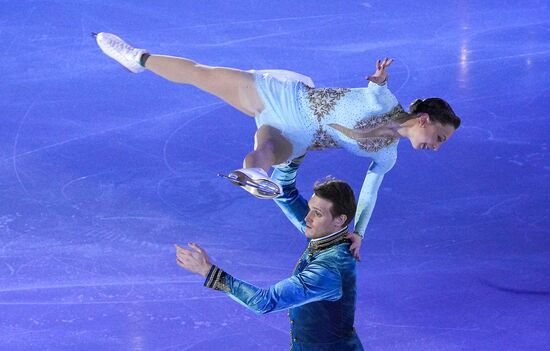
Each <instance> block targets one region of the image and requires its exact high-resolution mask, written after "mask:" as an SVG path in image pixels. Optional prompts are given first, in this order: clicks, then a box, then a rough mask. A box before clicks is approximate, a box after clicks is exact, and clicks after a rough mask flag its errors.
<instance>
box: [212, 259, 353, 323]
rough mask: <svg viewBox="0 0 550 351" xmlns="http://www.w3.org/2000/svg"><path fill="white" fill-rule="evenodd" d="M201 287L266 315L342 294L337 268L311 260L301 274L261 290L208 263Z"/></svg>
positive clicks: (335, 298) (338, 296)
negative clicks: (225, 295) (212, 290)
mask: <svg viewBox="0 0 550 351" xmlns="http://www.w3.org/2000/svg"><path fill="white" fill-rule="evenodd" d="M204 285H205V286H207V287H210V288H213V289H216V290H220V291H224V292H226V293H227V294H228V295H229V296H230V297H231V298H232V299H233V300H235V301H237V302H239V303H240V304H241V305H243V306H245V307H247V308H248V309H249V310H251V311H253V312H255V313H258V314H266V313H271V312H277V311H280V310H284V309H288V308H293V307H297V306H301V305H304V304H306V303H310V302H314V301H321V300H328V301H336V300H338V299H340V298H341V297H342V277H341V276H340V273H339V271H338V270H337V269H335V268H332V267H330V266H328V265H325V264H324V263H323V262H322V263H315V262H313V263H311V264H309V265H308V267H307V268H306V269H305V270H304V271H302V272H301V273H299V274H297V275H294V276H292V277H290V278H287V279H285V280H282V281H280V282H278V283H276V284H274V285H272V286H270V287H269V288H267V289H262V288H259V287H257V286H254V285H252V284H249V283H247V282H244V281H242V280H239V279H236V278H233V277H232V276H231V275H229V274H227V273H225V272H224V271H222V270H221V269H220V268H218V267H216V266H212V269H211V270H210V273H209V275H208V277H207V279H206V281H205V284H204Z"/></svg>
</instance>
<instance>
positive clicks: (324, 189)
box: [313, 177, 357, 226]
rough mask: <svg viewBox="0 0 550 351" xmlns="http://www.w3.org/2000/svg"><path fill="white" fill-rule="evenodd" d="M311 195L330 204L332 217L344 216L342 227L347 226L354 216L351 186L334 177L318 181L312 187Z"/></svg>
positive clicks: (353, 197) (355, 204) (353, 195)
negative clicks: (345, 218)
mask: <svg viewBox="0 0 550 351" xmlns="http://www.w3.org/2000/svg"><path fill="white" fill-rule="evenodd" d="M313 193H314V194H315V195H317V196H319V197H320V198H323V199H325V200H328V201H330V202H331V203H332V206H331V207H330V213H331V215H332V217H338V216H340V215H346V217H347V220H346V222H345V223H344V226H347V225H348V224H349V223H350V222H351V220H352V219H353V216H355V210H356V209H357V202H356V201H355V194H354V193H353V189H352V188H351V186H350V185H349V184H348V183H346V182H344V181H343V180H340V179H336V178H334V177H327V178H325V179H324V180H319V181H317V182H315V184H314V185H313Z"/></svg>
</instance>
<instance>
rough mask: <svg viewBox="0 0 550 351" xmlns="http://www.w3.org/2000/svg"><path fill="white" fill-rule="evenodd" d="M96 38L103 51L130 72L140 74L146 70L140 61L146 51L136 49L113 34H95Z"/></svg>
mask: <svg viewBox="0 0 550 351" xmlns="http://www.w3.org/2000/svg"><path fill="white" fill-rule="evenodd" d="M94 36H95V39H96V41H97V45H99V48H100V49H101V51H103V52H104V53H105V55H107V56H109V57H110V58H112V59H114V60H115V61H117V62H118V63H120V64H121V65H123V66H124V67H125V68H126V69H127V70H128V71H130V72H132V73H139V72H143V71H144V70H145V68H144V67H143V66H142V65H141V64H140V63H139V60H140V58H141V55H143V54H144V53H146V52H147V51H146V50H144V49H136V48H134V47H133V46H130V45H129V44H128V43H126V42H125V41H124V40H122V39H120V38H119V37H117V36H116V35H114V34H111V33H105V32H101V33H97V34H95V33H94Z"/></svg>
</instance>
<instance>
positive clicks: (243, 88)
mask: <svg viewBox="0 0 550 351" xmlns="http://www.w3.org/2000/svg"><path fill="white" fill-rule="evenodd" d="M95 36H96V41H97V44H98V45H99V47H100V48H101V50H102V51H103V52H104V53H105V54H106V55H108V56H110V57H111V58H113V59H115V60H116V61H118V62H119V63H120V64H122V65H123V66H124V67H126V68H127V69H128V70H129V71H131V72H133V73H138V72H142V71H144V70H145V69H147V70H149V71H151V72H153V73H155V74H157V75H159V76H161V77H164V78H165V79H167V80H170V81H172V82H176V83H181V84H191V85H194V86H195V87H197V88H199V89H201V90H204V91H206V92H208V93H211V94H213V95H215V96H217V97H219V98H220V99H222V100H224V101H225V102H227V103H228V104H230V105H231V106H233V107H234V108H236V109H237V110H239V111H241V112H243V113H244V114H246V115H249V116H252V117H254V118H255V120H256V124H257V126H258V129H257V131H256V134H255V135H254V142H255V143H254V150H253V151H251V152H250V153H249V154H248V155H246V157H245V159H244V165H243V168H242V169H238V170H236V171H234V172H232V173H230V174H229V176H228V177H229V178H230V180H232V181H233V182H234V183H235V184H238V185H241V186H242V187H243V188H244V189H245V190H247V191H249V192H250V193H252V194H253V195H255V196H256V197H259V198H267V199H271V198H275V197H276V196H278V195H279V194H281V193H282V190H281V186H280V184H278V183H277V182H276V181H274V180H272V179H270V177H269V176H268V175H267V172H268V171H269V169H270V168H271V167H272V166H275V167H276V166H279V165H288V164H289V163H290V162H292V161H293V160H294V164H298V163H300V162H301V160H302V158H303V157H302V156H303V155H305V153H306V152H307V151H308V150H322V149H325V148H333V147H341V148H344V149H346V150H348V151H350V152H352V153H354V154H357V155H359V156H363V157H369V158H371V159H372V160H373V161H372V163H371V164H370V167H369V169H368V171H367V175H366V177H365V181H364V183H363V187H362V189H361V193H360V195H359V200H358V206H357V214H356V217H355V233H357V234H359V236H361V237H363V235H364V232H365V229H366V226H367V223H368V221H369V219H370V216H371V213H372V210H373V208H374V204H375V201H376V197H377V192H378V188H379V186H380V183H381V182H382V179H383V177H384V174H385V173H386V172H388V171H389V170H390V169H391V168H392V167H393V165H394V164H395V161H396V159H397V144H398V141H399V139H400V138H408V139H409V140H410V142H411V144H412V146H413V148H415V149H420V150H434V151H437V150H438V149H439V147H440V146H441V144H443V143H444V142H446V141H447V140H448V139H449V138H450V137H451V136H452V135H453V133H454V131H455V130H456V129H457V128H458V127H459V126H460V118H458V117H457V116H456V115H455V113H454V112H453V110H452V109H451V107H450V106H449V104H448V103H447V102H445V101H444V100H442V99H439V98H428V99H425V100H421V99H417V100H415V101H414V102H413V103H412V104H411V105H410V107H409V112H406V111H405V110H404V109H403V108H402V107H401V105H399V103H398V102H397V99H396V98H395V96H394V95H393V94H392V93H391V92H390V91H389V89H388V88H387V86H386V81H387V77H388V75H387V73H386V68H388V67H389V66H390V65H391V63H392V61H393V60H391V59H388V58H386V59H384V60H378V61H377V62H376V71H375V73H374V74H373V75H372V76H369V77H367V78H366V79H367V80H369V83H368V86H367V87H366V88H355V89H347V88H318V89H316V88H315V87H314V84H313V81H312V80H311V79H310V78H309V77H306V76H303V75H300V74H298V73H295V72H290V71H282V70H275V71H242V70H238V69H233V68H224V67H210V66H206V65H202V64H199V63H196V62H194V61H192V60H189V59H186V58H181V57H173V56H161V55H153V54H150V53H149V52H147V51H146V50H144V49H136V48H134V47H132V46H130V45H129V44H127V43H126V42H124V41H123V40H122V39H120V38H119V37H117V36H116V35H113V34H110V33H99V34H95ZM359 245H360V244H359Z"/></svg>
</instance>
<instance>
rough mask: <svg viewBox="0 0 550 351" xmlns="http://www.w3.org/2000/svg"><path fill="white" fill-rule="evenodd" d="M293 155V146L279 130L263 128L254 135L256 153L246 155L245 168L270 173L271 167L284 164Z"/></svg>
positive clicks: (266, 126) (265, 126)
mask: <svg viewBox="0 0 550 351" xmlns="http://www.w3.org/2000/svg"><path fill="white" fill-rule="evenodd" d="M291 154H292V144H291V143H290V142H289V141H288V139H287V138H285V137H284V135H283V134H282V133H281V131H280V130H279V129H277V128H273V127H271V126H269V125H263V126H261V127H260V128H259V129H258V130H257V131H256V134H255V135H254V151H252V152H250V153H249V154H248V155H246V157H245V159H244V162H243V167H244V168H262V169H263V170H264V171H266V172H268V171H269V169H270V168H271V166H273V165H277V164H279V163H283V162H285V161H286V160H288V158H289V157H290V155H291Z"/></svg>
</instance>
